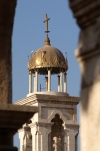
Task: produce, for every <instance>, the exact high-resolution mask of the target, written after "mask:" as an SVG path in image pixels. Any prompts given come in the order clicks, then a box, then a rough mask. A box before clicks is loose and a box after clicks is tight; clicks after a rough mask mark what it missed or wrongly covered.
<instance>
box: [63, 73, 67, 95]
mask: <svg viewBox="0 0 100 151" xmlns="http://www.w3.org/2000/svg"><path fill="white" fill-rule="evenodd" d="M64 92H65V93H66V92H67V74H66V73H64Z"/></svg>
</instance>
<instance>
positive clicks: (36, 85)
mask: <svg viewBox="0 0 100 151" xmlns="http://www.w3.org/2000/svg"><path fill="white" fill-rule="evenodd" d="M35 75H36V78H35V88H36V89H35V90H36V92H38V71H36V72H35Z"/></svg>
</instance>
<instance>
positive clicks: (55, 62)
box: [28, 35, 68, 74]
mask: <svg viewBox="0 0 100 151" xmlns="http://www.w3.org/2000/svg"><path fill="white" fill-rule="evenodd" d="M49 68H51V74H58V73H60V71H62V72H65V71H66V70H67V69H68V64H67V60H66V59H65V58H64V56H63V54H62V52H61V51H60V50H58V49H57V48H55V47H52V46H51V45H50V39H49V37H48V35H47V37H46V39H45V45H44V47H42V48H39V49H38V50H37V51H35V52H34V53H33V55H32V57H31V58H30V60H29V62H28V69H29V71H32V73H35V70H38V73H39V74H47V73H48V69H49Z"/></svg>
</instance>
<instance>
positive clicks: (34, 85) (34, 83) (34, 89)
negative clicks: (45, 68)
mask: <svg viewBox="0 0 100 151" xmlns="http://www.w3.org/2000/svg"><path fill="white" fill-rule="evenodd" d="M35 78H36V77H35V76H34V92H36V87H35V83H36V80H35Z"/></svg>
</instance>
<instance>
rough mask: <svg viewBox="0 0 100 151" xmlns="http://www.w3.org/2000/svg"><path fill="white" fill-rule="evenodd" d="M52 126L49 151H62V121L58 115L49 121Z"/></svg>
mask: <svg viewBox="0 0 100 151" xmlns="http://www.w3.org/2000/svg"><path fill="white" fill-rule="evenodd" d="M51 122H53V123H54V124H53V125H52V127H51V151H63V150H64V149H63V146H64V145H63V144H64V127H63V125H62V124H63V120H62V119H61V118H60V116H59V114H56V115H55V118H53V119H52V120H51Z"/></svg>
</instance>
